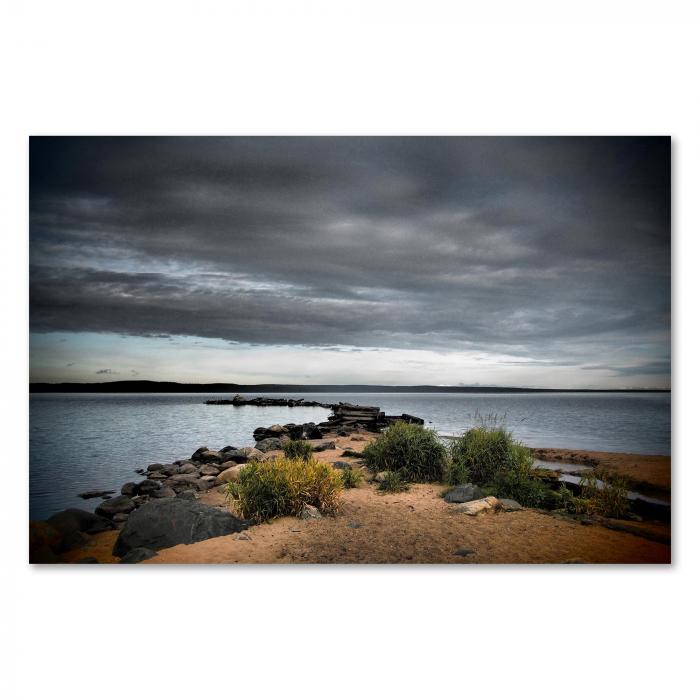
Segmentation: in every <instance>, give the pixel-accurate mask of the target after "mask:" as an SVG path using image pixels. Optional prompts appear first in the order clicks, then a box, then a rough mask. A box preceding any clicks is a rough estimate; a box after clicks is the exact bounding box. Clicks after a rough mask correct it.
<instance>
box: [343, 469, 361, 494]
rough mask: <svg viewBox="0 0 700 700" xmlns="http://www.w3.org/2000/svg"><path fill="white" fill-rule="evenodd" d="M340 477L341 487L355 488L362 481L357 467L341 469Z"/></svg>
mask: <svg viewBox="0 0 700 700" xmlns="http://www.w3.org/2000/svg"><path fill="white" fill-rule="evenodd" d="M340 477H341V479H342V481H343V488H346V489H355V488H357V487H358V486H359V485H360V484H361V483H362V479H363V476H362V472H361V471H360V470H359V469H352V468H350V469H342V470H341V472H340Z"/></svg>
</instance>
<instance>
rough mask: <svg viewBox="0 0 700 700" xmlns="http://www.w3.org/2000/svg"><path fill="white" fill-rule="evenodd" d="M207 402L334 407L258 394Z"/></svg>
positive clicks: (238, 404)
mask: <svg viewBox="0 0 700 700" xmlns="http://www.w3.org/2000/svg"><path fill="white" fill-rule="evenodd" d="M204 403H205V404H208V405H211V406H288V407H289V408H294V407H295V406H312V407H313V406H316V407H320V408H333V405H332V404H330V403H320V402H318V401H307V400H306V399H275V398H270V397H263V396H257V397H256V398H254V399H247V398H246V397H245V396H241V394H236V395H235V396H234V397H233V398H232V399H210V400H209V401H205V402H204Z"/></svg>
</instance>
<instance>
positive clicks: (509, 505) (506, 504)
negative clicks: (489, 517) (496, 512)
mask: <svg viewBox="0 0 700 700" xmlns="http://www.w3.org/2000/svg"><path fill="white" fill-rule="evenodd" d="M500 501H501V504H500V508H501V510H505V511H506V512H507V513H510V512H512V511H514V510H522V509H523V507H522V506H521V505H520V504H519V503H518V502H517V501H514V500H513V499H512V498H501V499H500Z"/></svg>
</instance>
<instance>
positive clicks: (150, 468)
mask: <svg viewBox="0 0 700 700" xmlns="http://www.w3.org/2000/svg"><path fill="white" fill-rule="evenodd" d="M162 468H163V465H162V464H149V465H148V466H147V467H146V471H147V472H159V471H160V470H161V469H162Z"/></svg>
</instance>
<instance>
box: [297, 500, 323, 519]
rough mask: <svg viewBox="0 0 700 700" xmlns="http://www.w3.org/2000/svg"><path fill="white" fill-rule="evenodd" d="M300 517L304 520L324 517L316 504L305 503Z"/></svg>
mask: <svg viewBox="0 0 700 700" xmlns="http://www.w3.org/2000/svg"><path fill="white" fill-rule="evenodd" d="M299 517H300V518H301V519H302V520H316V519H318V518H322V517H323V516H322V515H321V511H320V510H319V509H318V508H316V506H310V505H308V504H307V505H305V506H304V508H303V510H302V511H301V513H300V514H299Z"/></svg>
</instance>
